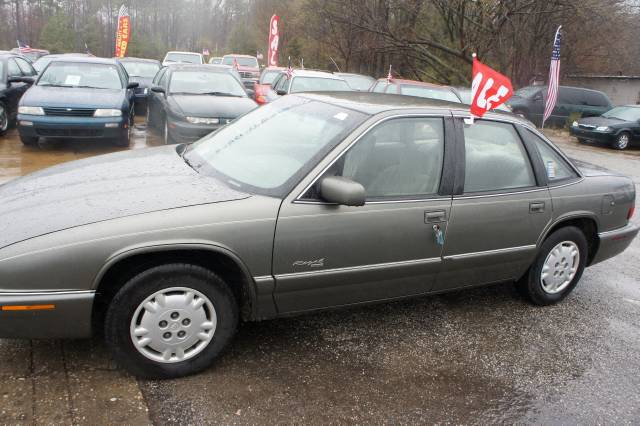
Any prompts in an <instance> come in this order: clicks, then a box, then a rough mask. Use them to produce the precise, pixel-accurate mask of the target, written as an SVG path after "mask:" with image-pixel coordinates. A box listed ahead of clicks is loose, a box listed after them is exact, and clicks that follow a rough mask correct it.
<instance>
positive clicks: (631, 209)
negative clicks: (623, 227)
mask: <svg viewBox="0 0 640 426" xmlns="http://www.w3.org/2000/svg"><path fill="white" fill-rule="evenodd" d="M635 212H636V206H631V208H630V209H629V213H627V220H631V218H632V217H633V214H634V213H635Z"/></svg>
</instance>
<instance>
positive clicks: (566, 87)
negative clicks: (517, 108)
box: [516, 84, 606, 95]
mask: <svg viewBox="0 0 640 426" xmlns="http://www.w3.org/2000/svg"><path fill="white" fill-rule="evenodd" d="M530 87H533V88H535V89H544V90H547V85H546V84H545V85H542V86H523V87H521V88H520V89H528V88H530ZM558 87H559V88H560V89H576V90H581V91H584V92H596V93H602V94H605V95H606V93H604V92H603V91H602V90H596V89H588V88H586V87H576V86H558ZM520 89H517V90H516V91H518V90H520Z"/></svg>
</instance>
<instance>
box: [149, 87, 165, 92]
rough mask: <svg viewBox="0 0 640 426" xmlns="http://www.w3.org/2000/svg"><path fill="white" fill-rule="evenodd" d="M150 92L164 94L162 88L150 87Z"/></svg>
mask: <svg viewBox="0 0 640 426" xmlns="http://www.w3.org/2000/svg"><path fill="white" fill-rule="evenodd" d="M151 91H152V92H156V93H164V87H160V86H153V87H151Z"/></svg>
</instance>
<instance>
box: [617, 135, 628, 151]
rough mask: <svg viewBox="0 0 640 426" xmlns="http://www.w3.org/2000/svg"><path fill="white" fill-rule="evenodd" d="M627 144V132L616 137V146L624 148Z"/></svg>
mask: <svg viewBox="0 0 640 426" xmlns="http://www.w3.org/2000/svg"><path fill="white" fill-rule="evenodd" d="M627 145H629V136H628V135H627V134H622V135H620V137H619V138H618V146H619V147H620V148H626V147H627Z"/></svg>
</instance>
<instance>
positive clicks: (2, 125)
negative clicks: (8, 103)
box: [0, 102, 9, 136]
mask: <svg viewBox="0 0 640 426" xmlns="http://www.w3.org/2000/svg"><path fill="white" fill-rule="evenodd" d="M7 130H9V113H8V112H7V108H6V107H5V106H4V104H3V103H2V102H0V136H2V135H4V134H5V133H7Z"/></svg>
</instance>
